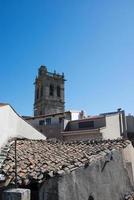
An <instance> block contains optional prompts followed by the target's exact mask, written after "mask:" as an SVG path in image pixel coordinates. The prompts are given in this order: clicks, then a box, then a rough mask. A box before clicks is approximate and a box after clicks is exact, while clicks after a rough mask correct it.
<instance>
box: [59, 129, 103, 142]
mask: <svg viewBox="0 0 134 200" xmlns="http://www.w3.org/2000/svg"><path fill="white" fill-rule="evenodd" d="M61 134H62V136H63V137H62V138H63V140H64V141H76V140H80V141H81V140H91V139H102V134H101V133H100V130H98V129H97V130H96V129H93V130H82V131H64V132H62V133H61Z"/></svg>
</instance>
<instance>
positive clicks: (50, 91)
mask: <svg viewBox="0 0 134 200" xmlns="http://www.w3.org/2000/svg"><path fill="white" fill-rule="evenodd" d="M49 95H50V96H54V86H53V85H50V88H49Z"/></svg>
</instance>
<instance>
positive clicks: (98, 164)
mask: <svg viewBox="0 0 134 200" xmlns="http://www.w3.org/2000/svg"><path fill="white" fill-rule="evenodd" d="M14 152H15V143H14V140H13V141H12V142H10V143H8V144H7V146H6V148H4V147H3V148H1V153H0V158H1V157H2V156H3V154H4V155H5V159H4V160H3V161H2V162H1V159H0V195H2V194H3V190H5V189H9V188H15V183H16V182H17V187H18V188H28V189H30V190H31V200H126V199H132V198H127V197H131V196H130V195H131V194H132V192H133V189H134V179H133V178H134V176H133V175H134V158H133V154H134V149H133V147H132V145H131V143H130V142H129V141H127V140H92V141H84V142H82V141H81V142H71V143H68V142H60V141H57V140H55V141H54V140H53V141H52V140H51V141H50V140H46V141H45V140H28V139H18V140H17V146H16V152H17V157H16V162H15V156H14V155H15V154H14ZM15 163H16V164H17V165H16V166H17V168H16V172H17V174H16V175H15ZM126 194H127V195H126ZM0 199H1V196H0ZM3 200H5V199H3ZM13 200H16V199H14V198H13Z"/></svg>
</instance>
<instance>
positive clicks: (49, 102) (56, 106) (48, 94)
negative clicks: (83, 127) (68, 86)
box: [34, 66, 65, 116]
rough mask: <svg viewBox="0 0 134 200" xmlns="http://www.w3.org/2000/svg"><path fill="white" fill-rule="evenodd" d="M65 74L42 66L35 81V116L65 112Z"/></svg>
mask: <svg viewBox="0 0 134 200" xmlns="http://www.w3.org/2000/svg"><path fill="white" fill-rule="evenodd" d="M64 81H65V79H64V74H62V75H60V74H57V73H56V72H54V73H51V72H48V71H47V68H46V67H45V66H40V68H39V70H38V76H37V77H36V79H35V100H34V116H38V115H48V114H52V113H61V112H64V103H65V102H64Z"/></svg>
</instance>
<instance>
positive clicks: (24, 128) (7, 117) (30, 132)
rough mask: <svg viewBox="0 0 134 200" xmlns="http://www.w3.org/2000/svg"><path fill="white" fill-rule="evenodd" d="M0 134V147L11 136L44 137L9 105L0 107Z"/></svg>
mask: <svg viewBox="0 0 134 200" xmlns="http://www.w3.org/2000/svg"><path fill="white" fill-rule="evenodd" d="M0 134H1V140H0V147H1V146H2V145H3V144H4V143H6V142H7V140H8V139H9V138H11V137H25V138H28V139H46V137H45V136H44V135H42V134H41V133H39V132H38V131H37V130H36V129H34V128H33V127H32V126H31V125H29V124H28V123H27V122H25V121H24V120H23V119H22V118H21V117H19V116H18V115H17V113H16V112H15V111H14V110H13V109H12V108H11V107H10V106H9V105H6V106H3V107H1V108H0Z"/></svg>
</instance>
